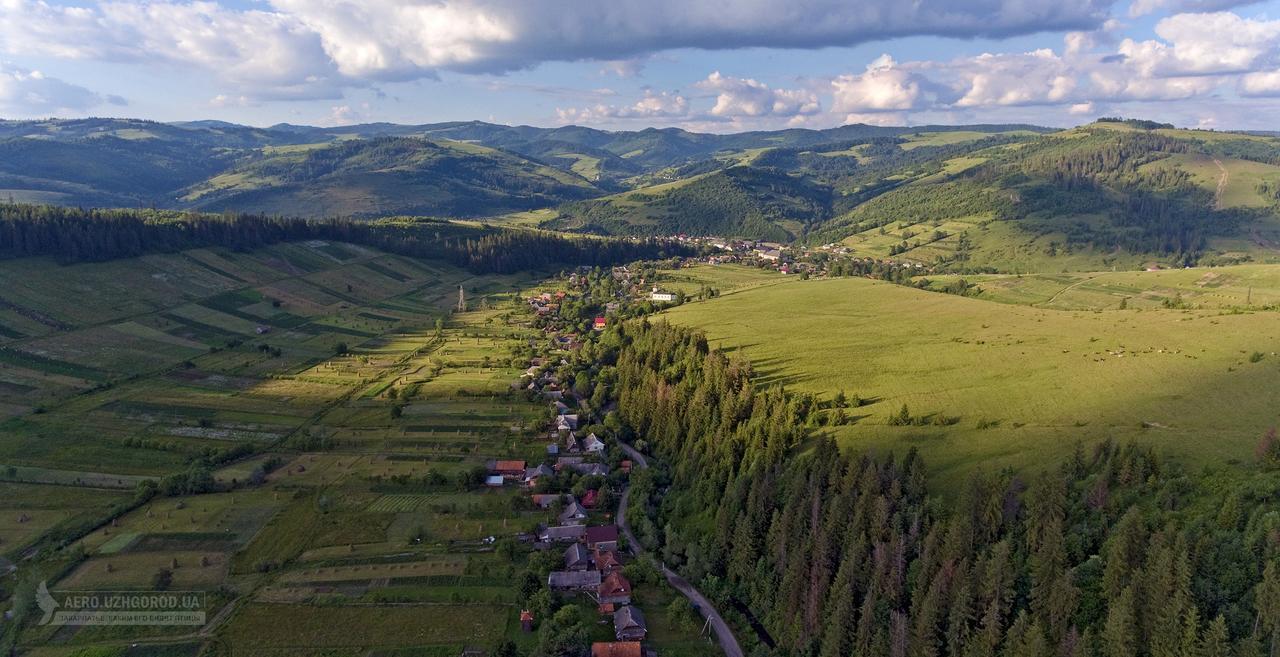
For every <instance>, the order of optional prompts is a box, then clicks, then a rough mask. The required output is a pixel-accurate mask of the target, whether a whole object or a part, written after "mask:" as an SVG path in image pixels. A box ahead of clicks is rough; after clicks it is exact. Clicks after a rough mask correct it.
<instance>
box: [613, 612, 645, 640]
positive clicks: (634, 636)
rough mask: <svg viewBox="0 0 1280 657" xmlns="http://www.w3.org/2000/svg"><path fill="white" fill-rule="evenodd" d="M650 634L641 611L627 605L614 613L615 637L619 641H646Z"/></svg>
mask: <svg viewBox="0 0 1280 657" xmlns="http://www.w3.org/2000/svg"><path fill="white" fill-rule="evenodd" d="M648 633H649V626H648V625H646V624H645V622H644V614H642V613H640V610H639V609H637V608H635V607H632V606H630V605H627V606H626V607H620V608H618V610H617V611H615V612H613V635H614V636H615V637H617V638H618V640H619V641H644V636H645V635H646V634H648Z"/></svg>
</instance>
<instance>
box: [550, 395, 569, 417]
mask: <svg viewBox="0 0 1280 657" xmlns="http://www.w3.org/2000/svg"><path fill="white" fill-rule="evenodd" d="M551 406H552V408H555V409H556V415H564V414H565V413H568V412H569V405H568V404H566V403H564V402H562V401H560V400H558V399H557V400H556V401H553V402H551Z"/></svg>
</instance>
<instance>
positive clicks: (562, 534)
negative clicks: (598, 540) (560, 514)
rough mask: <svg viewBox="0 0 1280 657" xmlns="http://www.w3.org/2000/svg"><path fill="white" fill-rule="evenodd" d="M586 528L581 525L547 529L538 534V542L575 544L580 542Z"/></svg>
mask: <svg viewBox="0 0 1280 657" xmlns="http://www.w3.org/2000/svg"><path fill="white" fill-rule="evenodd" d="M586 533H587V528H586V527H583V526H582V525H561V526H559V527H547V528H546V529H544V530H542V532H541V533H539V534H538V540H540V541H542V542H544V543H576V542H578V541H580V540H582V537H583V536H584V535H585V534H586Z"/></svg>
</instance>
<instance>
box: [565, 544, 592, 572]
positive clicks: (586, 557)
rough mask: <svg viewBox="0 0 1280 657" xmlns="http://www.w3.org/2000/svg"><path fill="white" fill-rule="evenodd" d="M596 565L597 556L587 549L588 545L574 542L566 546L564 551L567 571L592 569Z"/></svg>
mask: <svg viewBox="0 0 1280 657" xmlns="http://www.w3.org/2000/svg"><path fill="white" fill-rule="evenodd" d="M593 565H595V558H594V557H593V556H592V555H591V553H590V552H588V551H587V548H586V546H584V545H583V544H581V543H574V544H573V545H570V546H569V547H567V548H565V551H564V569H565V570H567V571H575V570H591V566H593Z"/></svg>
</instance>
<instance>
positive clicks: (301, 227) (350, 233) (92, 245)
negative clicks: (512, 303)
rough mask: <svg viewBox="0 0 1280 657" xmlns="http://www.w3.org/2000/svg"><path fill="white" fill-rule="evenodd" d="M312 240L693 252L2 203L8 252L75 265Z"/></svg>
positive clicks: (587, 262) (570, 258)
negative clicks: (190, 251)
mask: <svg viewBox="0 0 1280 657" xmlns="http://www.w3.org/2000/svg"><path fill="white" fill-rule="evenodd" d="M303 240H333V241H341V242H350V243H353V244H361V245H364V246H369V247H373V248H377V249H381V250H384V251H387V252H389V253H395V254H398V255H404V256H410V257H415V258H427V259H440V260H445V261H448V262H450V263H452V264H454V265H457V266H459V267H463V268H466V269H468V270H470V271H473V272H475V273H512V272H516V271H523V270H532V269H544V268H559V267H563V266H608V265H613V264H616V263H622V262H631V261H634V260H640V259H660V258H666V257H670V256H675V255H689V253H688V252H687V249H685V248H684V247H682V246H679V245H676V244H671V243H666V242H660V241H655V240H644V241H641V240H604V239H588V238H566V237H562V236H559V235H555V234H552V233H547V232H542V231H532V230H515V229H503V228H497V227H492V226H469V225H463V224H455V223H451V222H447V221H435V220H426V219H409V218H399V219H386V220H380V221H372V222H356V221H344V220H302V219H290V218H283V217H271V216H266V215H255V214H232V213H227V214H222V215H212V214H194V213H178V212H166V211H155V210H111V209H81V208H68V207H60V206H50V205H24V204H5V205H0V258H23V257H36V256H49V257H53V258H54V259H56V260H57V261H58V262H61V263H64V264H69V263H77V262H98V261H104V260H113V259H117V258H131V257H136V256H141V255H146V254H150V253H170V252H175V251H181V250H183V249H193V248H204V247H224V248H229V249H233V250H238V251H244V250H250V249H256V248H261V247H265V246H269V245H272V244H277V243H281V242H291V241H303Z"/></svg>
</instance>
